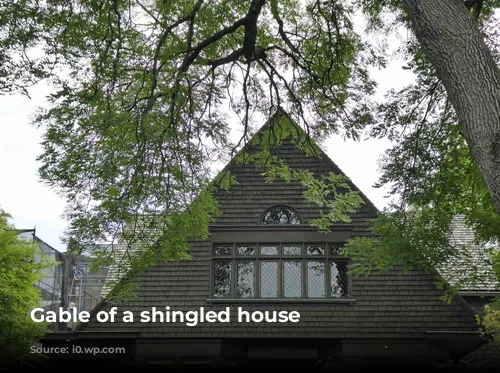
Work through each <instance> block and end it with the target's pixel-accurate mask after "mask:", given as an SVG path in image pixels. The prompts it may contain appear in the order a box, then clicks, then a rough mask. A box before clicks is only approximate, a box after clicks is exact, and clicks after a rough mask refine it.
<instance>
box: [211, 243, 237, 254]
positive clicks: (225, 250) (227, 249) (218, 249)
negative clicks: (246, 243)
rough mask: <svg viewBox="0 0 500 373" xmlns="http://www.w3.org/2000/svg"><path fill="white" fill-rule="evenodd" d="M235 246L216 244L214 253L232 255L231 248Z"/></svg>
mask: <svg viewBox="0 0 500 373" xmlns="http://www.w3.org/2000/svg"><path fill="white" fill-rule="evenodd" d="M232 248H233V246H222V245H221V246H215V247H214V255H221V256H222V255H231V249H232Z"/></svg>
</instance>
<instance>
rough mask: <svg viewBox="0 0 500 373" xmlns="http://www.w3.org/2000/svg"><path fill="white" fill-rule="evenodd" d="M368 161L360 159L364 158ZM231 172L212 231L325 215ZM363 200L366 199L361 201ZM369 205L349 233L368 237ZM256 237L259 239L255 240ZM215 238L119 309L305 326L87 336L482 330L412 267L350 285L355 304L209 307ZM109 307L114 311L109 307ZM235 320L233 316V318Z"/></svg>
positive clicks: (150, 274) (293, 193)
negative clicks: (272, 218) (268, 315)
mask: <svg viewBox="0 0 500 373" xmlns="http://www.w3.org/2000/svg"><path fill="white" fill-rule="evenodd" d="M280 152H281V154H282V155H283V156H285V157H286V158H287V159H288V162H289V164H290V165H292V166H299V165H300V166H306V167H307V168H309V169H311V170H314V171H315V173H316V174H321V173H324V172H327V171H333V172H340V170H339V169H338V168H337V167H336V166H335V165H334V164H333V162H332V161H331V160H329V159H328V158H327V157H326V156H325V155H323V159H321V160H320V159H317V158H308V157H305V155H304V154H303V153H302V154H301V153H300V152H298V151H297V150H296V149H295V148H294V146H293V145H292V144H291V143H289V142H285V143H284V144H283V146H282V147H281V148H280ZM360 156H362V155H360ZM228 170H229V171H231V173H232V174H233V175H234V176H236V178H237V180H238V182H239V184H238V185H235V186H234V187H232V188H231V189H230V191H229V192H227V193H226V192H223V193H220V194H219V195H218V196H217V198H218V200H219V202H220V205H221V212H222V215H221V216H220V217H219V218H218V219H217V221H216V223H215V224H214V227H213V229H215V228H217V229H219V230H220V229H222V228H221V227H224V226H226V227H229V226H232V225H246V226H256V225H257V224H258V221H259V218H260V216H261V214H262V213H263V212H264V211H265V210H266V209H267V208H269V207H271V206H272V205H277V204H285V205H289V206H290V207H293V208H294V209H296V210H297V211H298V212H299V213H300V214H301V215H302V217H303V219H304V221H305V222H307V221H309V219H311V218H314V217H318V216H319V215H320V210H319V209H318V208H317V207H316V206H313V205H310V204H308V203H307V202H306V201H305V200H304V199H303V197H302V194H301V193H302V187H301V186H300V185H297V184H296V183H284V182H275V183H272V184H267V183H266V182H265V179H264V177H262V176H261V175H260V174H261V172H262V170H259V169H256V168H255V167H254V166H252V165H234V164H233V165H231V166H229V167H228ZM363 198H365V197H364V196H363ZM365 202H366V204H365V205H364V206H363V207H362V208H361V209H360V210H359V211H358V212H357V213H356V214H354V215H353V216H352V222H351V223H350V224H348V225H346V226H345V227H344V228H342V229H344V230H345V229H348V230H349V231H350V233H351V237H356V236H363V235H369V231H368V220H369V219H371V218H374V217H375V216H376V213H377V211H376V209H375V207H374V206H373V205H372V204H371V203H370V202H369V201H368V200H367V199H366V198H365ZM256 240H258V237H256ZM211 244H212V243H211V241H210V240H209V241H204V242H194V243H193V246H192V249H191V251H190V254H191V255H192V259H191V260H188V261H182V262H168V263H159V264H158V265H156V266H155V267H153V268H150V269H148V270H147V271H146V272H144V273H143V274H142V275H141V276H140V278H139V279H138V282H139V284H140V288H139V295H138V297H137V298H136V299H135V300H134V301H131V302H129V303H127V304H126V305H122V306H120V307H119V309H120V310H130V311H133V312H134V313H135V314H136V318H138V314H139V313H140V311H143V310H149V309H151V307H157V308H159V309H161V308H162V307H165V306H170V308H171V310H182V311H188V310H197V309H198V308H199V307H205V310H222V309H224V308H225V307H226V306H231V309H232V310H233V311H235V310H236V307H237V306H241V307H243V308H244V309H245V310H247V311H252V310H261V311H262V310H288V311H292V310H296V311H299V312H300V315H301V317H300V322H299V323H295V324H293V323H287V324H285V325H283V324H278V323H275V324H269V323H260V324H255V323H249V324H245V323H243V324H239V323H237V322H231V323H228V324H226V323H213V324H211V323H203V324H198V325H197V326H194V327H189V326H186V325H185V324H183V323H169V324H167V323H164V324H161V323H133V324H127V323H120V322H118V323H114V324H108V323H98V322H95V321H93V322H90V323H89V324H86V325H82V327H81V330H84V331H114V332H117V331H118V332H120V331H140V332H141V333H142V336H143V337H164V338H188V337H189V338H205V337H206V338H357V337H366V338H369V337H373V338H408V339H412V338H413V339H415V338H425V337H426V331H471V332H472V331H477V324H476V322H475V319H474V315H473V314H472V313H471V312H469V311H468V310H467V309H466V308H464V307H463V306H462V305H460V304H459V303H458V302H453V303H452V304H446V303H444V302H443V301H442V300H441V299H440V296H441V292H440V291H439V290H438V289H437V288H436V287H435V285H434V280H435V278H434V275H433V274H425V273H423V272H422V271H420V270H412V271H410V272H409V273H408V274H406V275H402V274H401V272H400V271H399V270H395V271H393V272H391V273H386V274H382V273H377V272H374V273H373V274H371V275H370V276H369V277H367V278H357V279H353V281H352V297H353V298H354V299H355V302H354V303H353V304H308V303H307V302H306V301H305V302H304V303H302V304H286V303H282V304H244V303H243V304H237V305H235V304H232V305H224V304H213V305H211V304H209V303H207V302H206V299H207V298H209V297H210V268H211ZM105 307H106V308H108V309H109V306H105ZM233 316H235V315H234V313H233Z"/></svg>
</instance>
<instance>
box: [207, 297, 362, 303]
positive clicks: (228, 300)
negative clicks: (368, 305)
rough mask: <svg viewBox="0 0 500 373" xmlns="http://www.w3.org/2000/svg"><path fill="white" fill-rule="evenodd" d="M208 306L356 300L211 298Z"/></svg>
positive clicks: (354, 300) (346, 299) (346, 300)
mask: <svg viewBox="0 0 500 373" xmlns="http://www.w3.org/2000/svg"><path fill="white" fill-rule="evenodd" d="M206 302H207V303H208V304H354V303H356V299H353V298H341V299H333V298H331V299H303V298H299V299H229V298H211V299H206Z"/></svg>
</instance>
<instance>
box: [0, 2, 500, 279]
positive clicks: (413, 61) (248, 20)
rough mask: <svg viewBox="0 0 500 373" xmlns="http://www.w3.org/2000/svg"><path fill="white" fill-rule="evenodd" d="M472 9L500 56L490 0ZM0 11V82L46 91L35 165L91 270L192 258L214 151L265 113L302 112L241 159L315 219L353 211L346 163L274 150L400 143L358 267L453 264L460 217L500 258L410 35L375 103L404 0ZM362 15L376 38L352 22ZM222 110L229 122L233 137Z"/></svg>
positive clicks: (472, 174) (51, 6)
mask: <svg viewBox="0 0 500 373" xmlns="http://www.w3.org/2000/svg"><path fill="white" fill-rule="evenodd" d="M464 6H468V7H469V8H470V12H471V15H472V16H474V17H476V20H477V22H478V27H480V29H481V31H482V32H483V34H484V35H485V38H486V41H487V44H488V45H489V46H490V48H491V50H492V52H493V55H494V58H495V60H496V61H497V63H498V58H499V56H500V53H499V52H500V48H499V45H500V44H499V40H500V38H499V37H498V36H499V35H498V27H497V26H498V20H497V19H496V18H495V10H498V8H499V7H500V2H499V1H498V0H491V1H487V2H486V1H468V2H466V3H465V4H464ZM0 9H1V11H0V27H1V28H2V30H5V31H6V32H3V33H0V56H1V57H0V91H1V92H11V91H15V90H19V89H20V90H24V89H25V88H24V87H26V86H27V85H29V84H33V83H35V82H36V81H38V80H39V79H42V78H48V79H49V80H50V82H51V83H52V85H53V86H54V88H55V93H54V94H52V95H51V96H50V106H49V107H48V108H45V109H43V110H41V111H40V113H39V115H38V116H37V117H36V120H35V123H36V124H37V125H39V126H41V127H43V128H44V129H45V136H44V139H43V154H41V155H40V158H39V160H40V161H41V162H42V167H41V169H40V175H41V177H42V179H43V180H44V181H45V182H46V183H47V184H49V185H50V186H53V187H56V188H58V189H59V191H60V192H61V193H63V194H64V195H65V196H66V197H67V198H68V213H67V217H68V219H69V221H70V228H69V231H68V237H72V239H73V240H74V242H76V243H77V244H76V245H74V247H75V248H76V249H75V250H77V251H81V250H94V249H91V248H95V250H94V251H95V252H94V255H95V257H97V258H98V262H99V263H100V265H103V264H104V263H109V262H113V261H114V262H115V264H117V263H118V264H119V263H121V260H122V258H123V257H124V256H125V257H129V258H131V257H133V254H132V251H133V250H132V249H133V247H137V246H142V247H143V249H142V250H141V253H143V254H141V256H142V255H143V259H141V260H140V261H139V262H138V264H132V262H133V261H132V262H131V264H130V266H132V267H134V268H135V266H137V268H143V267H144V266H145V265H149V264H150V263H151V261H152V260H153V259H152V258H155V260H157V259H161V260H175V259H178V258H183V257H185V251H184V250H185V249H186V246H185V245H184V244H183V243H182V242H184V241H183V240H184V239H185V237H186V235H187V234H188V233H190V234H192V235H194V236H195V237H205V235H206V224H207V223H208V222H209V221H210V219H211V218H210V216H213V214H215V213H216V210H217V209H216V204H215V202H214V201H213V200H212V198H213V197H211V193H213V192H214V191H216V190H217V188H218V187H220V186H224V188H228V187H230V186H231V185H232V184H233V183H235V182H237V181H236V180H234V178H231V177H229V178H227V179H226V178H225V177H224V175H225V173H223V174H222V175H223V176H222V178H221V179H219V180H218V181H222V183H212V184H210V182H209V180H210V179H211V177H212V176H213V175H212V174H211V170H210V165H211V163H212V162H213V161H218V160H227V159H228V157H231V156H233V155H235V154H236V153H237V152H238V151H240V150H241V149H242V148H244V146H245V145H246V144H247V143H248V142H249V139H250V138H251V136H252V134H253V133H254V124H255V123H256V122H257V121H259V122H260V120H261V119H262V118H268V119H269V118H271V116H272V114H273V113H275V112H281V111H282V110H284V111H286V112H287V113H289V115H290V116H291V117H292V118H293V119H294V122H293V121H290V123H289V124H286V123H281V125H280V126H271V128H269V129H268V130H265V131H261V132H258V133H257V136H256V137H254V139H255V140H254V141H255V143H254V144H253V145H259V148H260V150H259V152H256V153H250V152H247V151H240V153H238V155H237V156H236V160H237V162H253V163H255V164H257V165H258V166H259V167H261V168H262V170H263V171H262V172H263V174H264V175H265V176H266V177H267V178H268V180H269V181H272V180H274V179H276V178H281V179H284V180H287V181H294V182H299V183H301V184H302V185H303V186H304V187H306V188H307V189H306V192H305V193H304V197H305V198H306V199H307V200H309V201H311V202H314V203H316V204H319V205H320V206H321V207H322V208H323V209H324V213H323V217H322V218H320V219H318V220H315V221H312V222H310V223H311V224H313V225H315V226H317V227H319V228H320V229H321V230H323V231H325V230H328V226H329V223H331V222H332V221H348V219H349V215H350V214H351V213H352V212H353V211H354V210H355V209H357V208H358V207H359V206H360V203H361V200H360V198H359V196H358V195H357V194H356V193H354V192H353V191H352V190H350V183H349V182H348V180H346V179H344V178H343V177H341V176H339V175H333V174H329V175H323V176H318V175H314V174H313V173H311V172H309V171H308V170H301V169H294V168H291V167H289V165H287V164H286V162H284V160H283V159H281V158H280V157H279V154H277V153H276V152H275V151H274V150H275V149H276V147H277V146H278V145H279V144H281V143H282V141H283V139H289V140H291V141H292V142H293V143H295V144H296V145H297V146H298V147H299V148H300V149H301V150H303V151H304V152H306V154H308V155H310V156H320V154H319V151H318V149H317V148H315V147H314V146H311V145H310V144H311V143H310V142H308V141H303V138H304V137H303V136H300V134H301V133H302V132H300V131H299V127H300V128H301V129H302V130H304V132H305V133H306V134H307V135H308V136H309V137H310V138H311V139H313V140H317V141H318V142H321V140H323V139H325V138H327V137H328V136H329V135H331V134H343V135H344V136H346V137H350V138H354V139H359V138H360V137H361V135H362V134H363V133H365V134H367V135H368V136H370V137H384V138H388V139H390V140H391V141H393V143H394V146H393V147H392V148H391V149H389V150H388V152H387V154H386V156H385V157H384V159H383V160H382V172H383V173H382V177H381V180H380V183H379V184H380V185H391V187H392V190H391V195H392V196H393V197H395V198H396V201H395V202H394V203H393V204H392V205H391V206H390V207H389V208H388V209H386V210H385V211H384V213H383V214H382V215H381V216H380V217H379V219H377V221H375V222H374V234H376V235H377V236H378V239H377V240H375V239H373V238H370V237H365V238H362V239H361V238H358V239H354V240H352V241H351V242H349V243H348V245H347V246H346V247H345V254H346V255H349V256H351V257H352V258H354V259H356V260H357V261H358V265H357V266H356V267H355V271H356V272H357V273H360V274H361V273H364V274H367V273H369V272H370V271H371V270H373V269H383V270H388V269H391V268H393V267H394V265H396V264H401V263H402V264H405V265H406V266H407V267H411V266H419V267H423V268H424V269H428V270H431V269H432V268H436V267H440V266H443V265H445V264H446V263H448V262H449V261H450V260H451V259H453V258H454V257H455V256H456V255H458V254H459V253H460V251H461V248H460V247H457V245H456V244H454V242H452V241H451V240H450V237H449V232H450V226H451V224H452V222H453V221H454V219H455V217H457V216H462V217H464V218H465V221H466V223H467V224H468V225H470V226H471V227H473V228H474V230H475V232H476V238H477V241H478V242H480V243H481V244H485V245H487V246H489V247H491V248H492V249H493V251H492V253H493V256H495V255H496V254H495V253H496V251H494V250H495V248H496V247H498V241H499V232H500V217H499V216H498V214H497V213H496V212H495V208H494V206H493V204H492V200H491V198H490V196H489V195H488V193H487V190H486V187H485V185H484V182H483V180H482V178H481V175H480V173H479V171H478V169H477V167H476V166H475V164H474V163H473V162H472V160H471V155H470V152H469V149H468V145H467V144H466V142H465V141H464V138H463V136H462V133H461V130H460V126H459V125H458V120H457V118H456V114H455V112H454V110H453V108H452V107H451V105H450V104H449V102H448V98H447V94H446V91H445V89H444V88H443V85H442V83H441V82H440V80H439V79H438V77H437V75H436V72H435V69H434V67H433V66H431V64H430V63H429V62H428V61H427V59H426V57H425V54H424V53H423V51H422V50H421V48H420V46H419V44H418V42H417V41H416V39H415V37H414V36H413V35H412V34H411V33H410V36H408V40H405V41H406V42H405V43H404V47H402V48H401V50H400V51H398V52H399V55H400V56H402V57H403V58H404V59H405V60H406V62H407V64H406V66H405V68H406V69H408V70H411V71H412V72H414V73H415V75H416V80H415V83H414V84H412V85H410V86H408V87H404V88H403V89H401V90H399V91H391V92H388V94H387V96H386V98H385V100H383V101H382V102H380V103H378V104H377V105H375V103H373V102H372V100H371V96H372V95H373V93H374V90H375V83H374V81H373V80H372V79H371V77H370V74H369V72H370V69H371V68H372V67H374V66H375V67H383V66H385V64H386V56H385V53H384V46H383V45H377V44H376V43H375V40H376V39H375V38H371V35H372V34H373V33H382V34H383V35H385V36H386V37H389V36H391V35H394V34H393V33H394V31H395V30H396V31H397V30H399V29H401V28H403V29H408V28H409V27H410V25H409V19H408V16H407V14H406V13H405V10H404V1H401V0H389V1H378V0H352V1H351V0H327V1H320V0H307V1H298V0H284V1H277V0H268V1H265V0H246V1H236V2H235V1H229V0H207V1H204V0H169V1H160V0H127V1H125V0H113V1H104V2H103V1H97V0H88V1H78V0H47V1H45V2H38V1H37V0H18V1H14V2H13V1H10V0H9V1H7V0H0ZM360 12H362V13H363V14H364V15H365V16H366V17H367V19H368V24H367V26H368V27H367V30H366V31H367V32H370V34H362V32H363V31H361V32H360V31H359V28H356V27H355V25H354V20H355V18H356V17H357V16H358V15H359V13H360ZM25 93H27V92H25ZM225 107H229V109H230V110H231V111H232V112H233V113H235V114H236V115H237V116H238V118H239V123H236V125H239V126H238V129H240V130H241V138H240V139H239V141H237V142H235V143H234V142H231V141H230V136H229V133H230V129H231V125H230V124H231V121H232V119H231V118H230V116H229V115H226V113H225ZM292 122H293V123H292ZM294 123H296V124H294ZM276 128H281V129H278V130H276ZM250 145H252V144H250ZM207 188H208V189H207ZM203 191H206V193H207V194H203V196H204V197H203V198H201V200H202V201H203V202H200V203H199V204H197V205H196V207H192V206H193V201H194V200H195V196H198V195H200V194H201V193H205V192H203ZM189 211H191V212H192V214H191V215H190V214H189V213H188V212H189ZM195 215H196V216H199V219H196V220H191V217H192V216H195ZM144 216H146V217H147V218H146V219H144ZM179 227H181V228H180V229H179ZM177 229H179V230H177ZM165 232H168V234H165ZM118 237H122V239H121V240H122V242H121V243H120V244H122V245H123V244H125V246H126V248H125V249H124V252H125V254H124V255H122V256H118V258H119V259H118V262H117V259H116V256H114V255H111V254H112V253H113V250H111V251H109V250H106V249H105V250H102V246H95V245H94V243H95V242H107V243H108V245H107V247H113V246H112V245H113V243H115V242H116V241H117V239H118ZM153 243H154V244H153ZM176 245H178V246H176ZM134 255H135V254H134ZM124 268H129V267H127V266H125V267H124ZM476 280H477V281H479V279H476ZM129 284H131V283H130V282H129Z"/></svg>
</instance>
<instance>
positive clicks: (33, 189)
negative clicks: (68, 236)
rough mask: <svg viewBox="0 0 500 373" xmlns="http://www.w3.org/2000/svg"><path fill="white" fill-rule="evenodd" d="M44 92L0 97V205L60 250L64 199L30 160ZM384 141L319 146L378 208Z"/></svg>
mask: <svg viewBox="0 0 500 373" xmlns="http://www.w3.org/2000/svg"><path fill="white" fill-rule="evenodd" d="M401 66H402V62H401V61H397V60H396V61H394V62H392V63H391V64H390V65H389V66H388V68H387V69H385V70H382V71H376V73H375V75H374V76H375V77H376V79H377V81H378V82H379V94H380V95H381V94H382V93H383V92H386V91H387V90H388V89H390V88H396V89H397V88H401V87H403V86H404V85H406V84H408V83H410V82H411V80H412V75H411V73H409V72H408V71H407V70H403V69H402V68H401ZM49 92H50V90H49V89H48V88H47V86H46V85H44V84H39V85H38V86H36V87H34V88H33V89H31V90H30V95H31V99H29V98H27V97H25V96H21V95H11V96H2V98H1V100H0V126H1V131H0V175H1V182H0V208H2V209H4V210H5V211H6V212H8V213H10V214H11V215H12V220H11V223H13V224H14V225H15V226H16V228H19V229H32V228H34V227H36V234H37V236H38V237H40V238H41V239H42V240H44V241H45V242H47V243H48V244H49V245H51V246H52V247H54V248H56V249H58V250H60V251H65V247H64V245H63V244H62V243H61V241H60V237H61V236H62V234H63V231H64V229H65V228H66V227H67V222H66V221H65V220H63V219H62V217H61V214H62V213H63V209H64V206H65V201H64V199H63V198H62V197H60V196H58V195H57V194H56V192H55V191H54V190H51V189H50V188H49V187H47V186H46V185H43V184H42V183H40V182H39V178H38V176H37V169H38V167H39V164H38V162H37V161H36V157H37V155H39V154H40V153H41V145H40V141H41V135H42V133H43V132H42V130H40V129H37V128H35V127H34V126H32V125H31V124H30V118H31V117H32V115H33V113H34V112H35V110H36V108H37V107H39V106H43V105H44V102H45V96H46V95H47V93H49ZM389 145H390V144H389V142H388V141H387V140H374V139H371V140H368V141H361V142H354V141H347V142H346V141H344V140H343V139H342V138H340V137H333V138H331V139H329V140H327V141H326V142H325V144H324V146H323V148H324V149H323V150H324V151H326V153H327V154H328V156H329V157H330V158H331V159H332V160H333V161H334V162H335V163H336V164H337V165H338V166H339V167H340V169H341V170H342V171H343V172H344V173H345V174H346V175H347V176H348V177H350V178H351V180H352V181H353V182H354V184H355V185H356V186H357V187H358V188H359V189H361V191H362V192H363V193H364V194H365V195H366V196H367V197H368V198H369V199H370V200H371V201H372V202H373V203H374V204H375V206H377V207H378V208H379V209H382V208H383V207H384V206H385V205H386V203H387V199H386V198H384V196H385V194H386V191H385V190H379V189H375V188H373V184H374V183H375V182H376V181H377V180H378V177H379V169H378V165H377V161H378V159H379V158H380V156H381V155H382V154H383V152H384V151H385V150H386V149H387V148H388V146H389Z"/></svg>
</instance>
